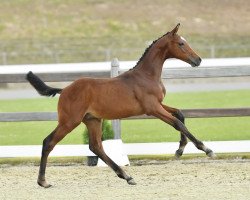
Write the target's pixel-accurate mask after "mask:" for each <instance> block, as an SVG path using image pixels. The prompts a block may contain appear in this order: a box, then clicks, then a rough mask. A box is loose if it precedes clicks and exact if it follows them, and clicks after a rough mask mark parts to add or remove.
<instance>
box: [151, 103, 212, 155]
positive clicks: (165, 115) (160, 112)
mask: <svg viewBox="0 0 250 200" xmlns="http://www.w3.org/2000/svg"><path fill="white" fill-rule="evenodd" d="M151 114H152V115H153V116H155V117H157V118H159V119H161V120H162V121H164V122H166V123H168V124H169V125H171V126H173V127H174V128H175V129H176V130H178V131H180V132H181V133H182V134H184V135H185V136H186V137H187V138H188V139H189V140H191V141H192V142H193V143H194V145H195V146H196V147H197V148H198V149H199V150H202V151H204V152H205V153H206V154H207V156H209V157H215V154H214V153H213V151H212V150H211V149H209V148H208V147H206V146H205V145H204V144H203V143H202V142H201V141H200V140H198V139H196V138H195V137H194V136H193V135H192V134H191V133H190V132H189V131H188V129H187V128H186V126H185V125H184V124H183V123H182V122H181V121H180V120H179V119H177V118H176V117H174V116H173V115H172V114H171V113H169V112H167V111H166V110H165V109H164V108H163V106H162V105H161V104H159V105H157V106H156V107H155V110H154V111H153V112H152V113H151Z"/></svg>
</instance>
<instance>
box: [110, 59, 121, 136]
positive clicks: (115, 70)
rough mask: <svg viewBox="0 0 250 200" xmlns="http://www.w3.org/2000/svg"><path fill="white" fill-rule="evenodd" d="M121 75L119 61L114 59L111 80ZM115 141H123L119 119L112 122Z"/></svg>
mask: <svg viewBox="0 0 250 200" xmlns="http://www.w3.org/2000/svg"><path fill="white" fill-rule="evenodd" d="M118 75H119V60H118V59H117V58H114V59H113V60H112V62H111V78H113V77H116V76H118ZM112 127H113V130H114V139H121V122H120V120H119V119H116V120H112Z"/></svg>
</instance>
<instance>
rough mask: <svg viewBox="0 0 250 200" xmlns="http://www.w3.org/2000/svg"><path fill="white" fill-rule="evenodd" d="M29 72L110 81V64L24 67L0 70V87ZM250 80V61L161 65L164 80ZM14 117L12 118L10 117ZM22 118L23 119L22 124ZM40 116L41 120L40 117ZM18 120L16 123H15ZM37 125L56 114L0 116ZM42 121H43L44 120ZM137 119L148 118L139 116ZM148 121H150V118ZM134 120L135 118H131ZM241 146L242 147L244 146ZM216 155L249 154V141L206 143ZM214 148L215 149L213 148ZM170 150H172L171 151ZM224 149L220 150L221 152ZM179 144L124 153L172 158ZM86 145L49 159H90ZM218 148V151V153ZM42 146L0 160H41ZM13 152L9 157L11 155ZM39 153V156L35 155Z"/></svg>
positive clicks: (124, 66) (247, 112)
mask: <svg viewBox="0 0 250 200" xmlns="http://www.w3.org/2000/svg"><path fill="white" fill-rule="evenodd" d="M135 64H136V62H135V61H131V62H120V68H119V69H118V66H116V65H117V63H115V64H114V63H113V69H115V68H116V69H115V70H116V72H115V73H114V72H112V74H113V75H112V76H116V75H118V74H119V73H122V72H124V71H126V70H128V69H130V68H131V67H133V66H135ZM28 71H33V72H34V73H36V74H39V75H41V77H42V79H43V78H44V79H45V80H47V81H71V80H73V79H75V78H76V77H79V76H82V75H84V76H98V77H110V63H109V62H104V63H78V64H48V65H27V66H15V65H14V66H1V67H0V83H1V82H2V83H8V82H24V81H26V80H25V75H26V73H27V72H28ZM235 76H250V58H233V59H232V58H227V59H204V60H203V62H202V65H201V66H200V67H198V68H191V67H189V66H188V64H186V63H184V62H182V61H179V60H169V61H167V62H166V63H165V64H164V70H163V74H162V77H163V78H191V77H194V78H195V77H235ZM184 114H186V115H187V117H220V116H250V108H239V109H230V108H229V109H214V110H209V109H206V110H202V109H200V110H186V111H184ZM13 116H15V117H13ZM23 116H25V117H26V119H25V120H24V118H23ZM41 116H42V117H41ZM18 117H19V119H18ZM20 117H21V120H22V121H32V120H33V121H34V117H35V119H36V120H35V121H40V120H56V118H57V116H56V113H51V115H47V114H46V116H44V113H0V121H13V119H14V121H20ZM44 117H45V118H44ZM137 118H148V117H146V116H141V117H137ZM149 118H150V117H149ZM133 119H135V118H133ZM113 124H114V128H115V132H116V138H120V129H121V128H120V125H119V121H115V122H114V123H113ZM209 144H211V145H209ZM243 144H244V145H243ZM207 145H209V146H210V148H214V150H215V153H216V152H221V153H223V152H250V143H249V141H238V142H236V141H231V142H212V143H207ZM213 145H214V146H213ZM173 146H174V147H175V148H173ZM221 146H223V148H220V147H221ZM177 147H178V143H155V144H152V143H147V144H124V153H125V154H129V155H134V154H140V155H141V154H145V155H146V154H171V153H173V152H174V151H173V149H174V150H176V149H177ZM86 148H87V146H86V145H61V146H60V145H58V146H57V147H56V149H58V150H56V149H55V151H54V152H62V154H60V153H54V154H53V153H52V155H56V156H78V155H85V156H86V155H91V153H90V152H89V150H86ZM190 148H191V147H190ZM218 148H219V149H218ZM188 149H189V148H187V150H185V152H187V153H198V152H199V151H197V150H195V151H194V150H192V149H191V150H188ZM40 150H41V146H11V147H9V146H2V147H0V157H16V156H22V157H23V156H40ZM11 152H12V153H11ZM21 152H23V153H21ZM37 152H39V153H37Z"/></svg>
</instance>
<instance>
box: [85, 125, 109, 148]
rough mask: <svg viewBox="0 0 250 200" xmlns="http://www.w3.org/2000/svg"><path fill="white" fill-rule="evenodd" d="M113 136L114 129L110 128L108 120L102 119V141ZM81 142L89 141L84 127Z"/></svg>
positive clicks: (86, 142)
mask: <svg viewBox="0 0 250 200" xmlns="http://www.w3.org/2000/svg"><path fill="white" fill-rule="evenodd" d="M113 138H114V131H113V129H112V126H111V123H110V122H109V121H108V120H103V122H102V141H104V140H109V139H113ZM83 143H84V144H88V143H89V134H88V129H87V128H85V130H84V132H83Z"/></svg>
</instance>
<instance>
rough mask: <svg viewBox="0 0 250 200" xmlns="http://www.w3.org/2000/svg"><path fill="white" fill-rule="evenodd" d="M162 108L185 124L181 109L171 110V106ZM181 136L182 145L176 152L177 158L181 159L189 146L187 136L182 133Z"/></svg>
mask: <svg viewBox="0 0 250 200" xmlns="http://www.w3.org/2000/svg"><path fill="white" fill-rule="evenodd" d="M162 107H163V108H164V109H165V110H166V111H167V112H169V113H171V114H172V115H173V116H174V117H176V118H177V119H179V120H180V121H181V122H182V123H183V124H185V117H184V115H183V114H182V112H181V111H180V110H179V109H176V108H171V107H169V106H166V105H163V104H162ZM180 136H181V140H180V145H179V148H178V149H177V150H176V152H175V157H176V158H179V157H181V156H182V154H183V151H184V149H185V147H186V145H187V142H188V141H187V137H186V136H185V134H183V133H182V132H181V133H180Z"/></svg>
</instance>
